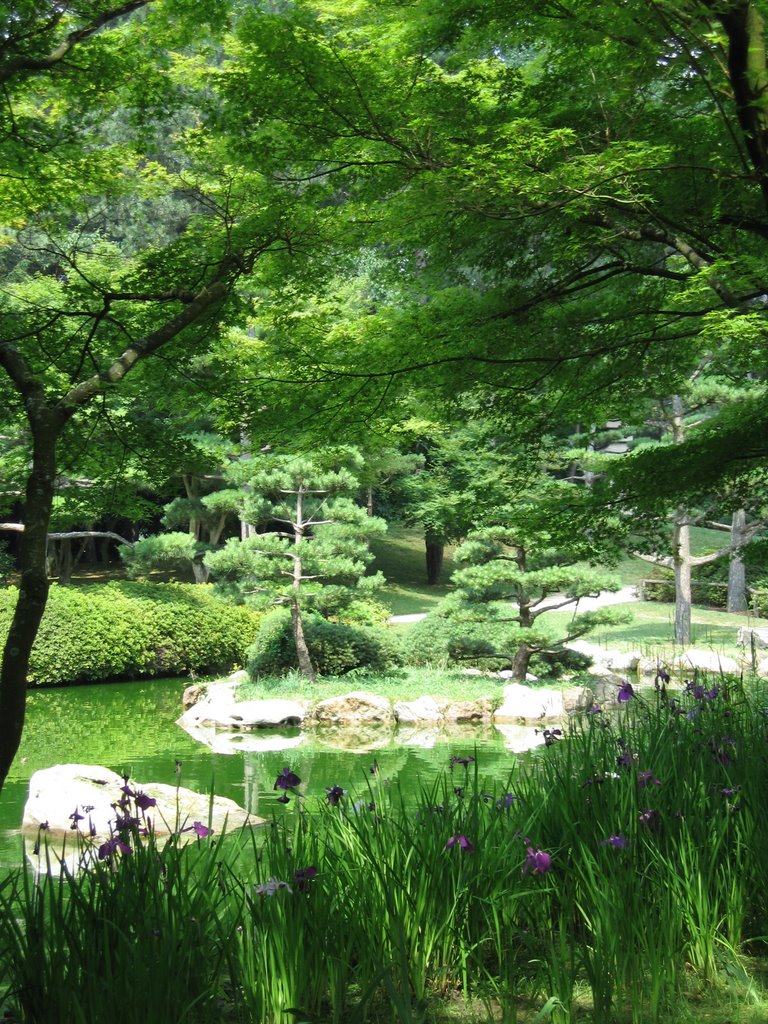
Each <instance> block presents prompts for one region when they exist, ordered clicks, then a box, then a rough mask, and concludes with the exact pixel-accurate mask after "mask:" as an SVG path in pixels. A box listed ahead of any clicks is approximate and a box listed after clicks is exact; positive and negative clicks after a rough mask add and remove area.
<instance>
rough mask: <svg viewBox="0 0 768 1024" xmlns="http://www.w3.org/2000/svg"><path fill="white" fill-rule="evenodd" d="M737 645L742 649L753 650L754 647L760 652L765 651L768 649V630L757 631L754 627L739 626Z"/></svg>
mask: <svg viewBox="0 0 768 1024" xmlns="http://www.w3.org/2000/svg"><path fill="white" fill-rule="evenodd" d="M736 643H737V644H738V645H739V646H740V647H746V648H748V649H749V650H751V649H752V647H754V648H755V650H758V651H761V650H765V649H766V647H768V629H764V628H763V629H755V628H753V627H752V626H739V632H738V637H737V640H736Z"/></svg>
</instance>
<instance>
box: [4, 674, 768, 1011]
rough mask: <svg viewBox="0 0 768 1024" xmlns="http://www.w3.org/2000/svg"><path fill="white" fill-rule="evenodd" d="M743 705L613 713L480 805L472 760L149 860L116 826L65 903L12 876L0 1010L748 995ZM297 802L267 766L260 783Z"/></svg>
mask: <svg viewBox="0 0 768 1024" xmlns="http://www.w3.org/2000/svg"><path fill="white" fill-rule="evenodd" d="M763 705H764V698H763V697H762V696H761V694H760V693H752V694H748V693H747V692H745V690H744V688H743V687H742V686H741V685H740V684H735V685H731V686H721V690H720V692H718V693H717V694H715V695H714V696H712V697H708V698H707V699H706V700H704V699H701V698H698V697H697V696H696V693H695V692H694V691H693V690H691V691H690V692H685V693H683V694H682V695H681V697H680V700H679V701H673V700H672V699H671V698H668V697H667V696H666V695H663V696H662V694H661V693H659V694H657V695H655V697H654V698H653V699H652V700H650V701H646V700H645V699H644V698H643V697H641V696H640V695H638V694H635V695H634V697H633V699H632V700H631V701H626V702H623V703H622V705H621V706H620V709H619V712H618V718H617V719H616V720H611V719H607V718H606V717H605V716H589V715H586V716H584V718H583V720H582V721H581V722H580V723H578V724H576V725H574V727H573V728H572V729H571V730H570V731H569V733H568V735H567V736H565V737H563V739H562V740H560V741H559V742H558V743H556V744H553V745H552V746H549V747H542V748H540V750H539V751H538V752H537V753H536V755H535V756H533V757H532V758H531V760H530V761H528V762H526V763H525V764H514V765H513V770H512V771H511V773H510V776H509V778H508V779H506V780H504V783H503V784H502V785H501V786H499V787H497V788H493V787H489V785H488V783H487V781H486V780H485V779H484V778H483V776H482V775H481V771H480V765H479V764H478V761H479V757H478V756H477V752H475V754H473V755H469V754H466V753H459V754H454V755H453V756H452V757H449V756H447V755H446V763H445V767H446V771H445V772H444V774H443V775H442V777H440V778H439V779H438V780H436V781H435V782H433V783H432V784H430V785H429V786H425V787H424V788H423V789H422V791H421V794H420V797H419V799H418V800H417V801H416V802H415V803H414V802H413V801H410V800H406V799H405V798H404V796H403V794H402V793H401V792H400V790H399V789H398V787H397V786H394V785H390V784H389V783H388V781H387V779H386V777H383V775H382V772H381V771H366V772H365V773H364V775H363V781H361V784H360V787H359V788H358V790H357V791H354V790H353V789H352V787H351V786H350V788H349V789H348V790H347V792H345V791H344V790H343V789H342V787H341V786H339V785H338V784H333V785H331V783H332V782H333V780H332V779H329V780H327V782H328V785H327V786H326V792H325V795H321V796H319V797H317V798H313V799H311V800H310V799H308V798H306V797H302V799H301V800H300V801H296V802H295V805H294V806H295V808H296V809H295V812H294V813H292V814H291V815H286V816H283V817H280V818H277V817H276V818H275V819H274V820H273V821H272V822H271V823H270V824H269V825H268V826H266V827H264V828H261V829H257V830H246V831H243V832H240V833H238V834H236V835H234V834H233V835H230V836H226V835H225V836H223V837H222V836H218V835H217V836H214V837H211V836H210V834H209V832H208V829H207V827H206V826H205V825H204V824H203V823H201V822H194V823H192V824H186V825H184V828H185V829H188V830H189V834H188V835H186V836H181V837H179V836H175V837H172V839H171V840H170V841H169V843H168V844H167V845H166V846H164V847H160V846H159V844H158V843H157V842H156V840H155V837H154V835H153V834H152V832H151V830H148V834H147V835H142V834H141V832H142V828H141V825H140V823H134V825H133V826H132V830H131V831H130V832H129V833H128V832H126V833H125V834H122V833H120V837H119V839H116V841H115V842H114V843H113V844H112V846H111V847H110V849H109V850H108V851H107V852H108V854H109V855H108V856H107V855H106V853H105V856H104V857H103V858H102V859H101V860H99V859H98V858H97V857H92V858H91V860H90V862H89V864H88V867H87V870H84V871H82V872H81V873H80V874H79V875H78V876H76V877H74V876H72V875H71V874H67V873H66V871H65V872H64V874H63V875H62V877H56V876H55V875H54V874H53V872H52V873H51V874H46V873H43V875H42V876H41V877H40V878H39V879H36V878H35V877H34V876H33V874H32V872H31V869H30V868H28V867H24V868H20V869H19V870H18V871H16V872H14V873H12V874H10V875H8V876H7V877H6V878H5V879H4V880H3V881H2V883H0V984H1V985H2V986H3V988H2V991H4V995H3V996H2V999H3V1000H4V1003H3V1005H2V1007H0V1010H2V1011H5V1010H7V1011H8V1012H9V1013H10V1014H12V1015H13V1018H14V1019H16V1020H18V1021H23V1022H25V1024H26V1022H38V1021H40V1022H42V1021H45V1022H46V1024H58V1022H59V1021H61V1022H62V1024H63V1022H64V1021H67V1022H69V1021H71V1020H78V1019H80V1020H87V1021H89V1024H91V1022H92V1024H101V1022H102V1021H104V1022H106V1021H110V1022H111V1021H112V1020H114V1019H122V1020H126V1021H128V1024H131V1022H132V1021H133V1020H136V1021H137V1022H138V1021H142V1022H143V1021H149V1022H150V1024H152V1022H155V1021H157V1022H158V1024H160V1022H161V1021H162V1024H173V1022H176V1021H178V1022H181V1021H182V1020H183V1021H185V1022H193V1024H195V1022H197V1024H207V1022H208V1021H213V1020H216V1021H218V1022H224V1024H227V1022H230V1021H231V1022H233V1024H234V1022H237V1024H240V1022H242V1024H245V1022H251V1021H260V1022H261V1021H263V1022H266V1024H286V1022H287V1021H289V1020H292V1021H295V1020H297V1019H302V1020H322V1021H331V1022H339V1024H343V1022H346V1021H363V1020H370V1021H373V1022H376V1021H379V1020H382V1021H383V1020H392V1019H396V1020H399V1021H411V1020H417V1019H423V1017H424V1015H425V1014H429V1015H431V1016H433V1017H435V1016H439V1008H440V1006H441V1005H444V1003H445V1001H446V999H447V998H448V997H452V996H453V995H454V994H456V993H461V994H462V996H463V997H464V998H466V999H467V1000H479V1004H478V1003H475V1006H477V1005H480V1006H484V1007H485V1008H486V1011H487V1017H488V1019H489V1020H491V1019H493V1020H503V1021H505V1022H506V1021H515V1020H516V1019H517V1018H518V1010H519V1009H520V1008H521V1007H522V1006H525V1005H527V1006H533V1007H534V1008H537V1009H538V1010H539V1011H540V1013H541V1014H543V1015H544V1016H546V1017H548V1018H549V1019H551V1020H553V1021H560V1022H567V1021H570V1022H575V1021H576V1020H582V1019H584V1020H588V1021H590V1022H593V1024H613V1022H614V1021H625V1020H626V1021H632V1022H633V1024H662V1022H669V1024H678V1022H679V1021H680V1020H681V1019H683V1017H684V1016H685V1014H684V1012H683V1011H684V1007H685V1000H686V996H687V993H688V992H690V991H695V993H696V994H697V995H700V994H701V993H702V992H706V991H717V990H718V985H720V984H721V983H722V979H723V978H727V979H728V982H729V984H730V985H731V987H732V988H731V990H733V985H735V984H737V983H738V984H742V986H743V991H747V988H748V986H749V985H750V978H749V974H748V971H747V969H746V967H745V965H747V966H748V964H749V960H748V956H749V955H754V954H763V955H764V954H765V935H766V933H768V914H767V912H766V906H765V903H764V901H763V900H762V899H761V898H758V895H757V894H761V893H763V892H764V891H765V889H766V885H767V884H768V815H766V814H765V792H766V791H767V790H766V787H767V786H768V743H766V739H768V733H767V720H766V718H765V717H764V716H763V715H762V714H761V713H760V712H761V711H762V710H764V706H763ZM695 708H698V709H699V711H698V714H696V715H694V716H691V715H690V711H691V710H692V709H695ZM721 749H727V750H728V752H729V757H728V760H727V762H726V761H724V760H723V759H722V758H718V757H717V756H714V754H715V753H716V752H717V751H719V750H721ZM626 753H629V754H630V757H629V759H628V762H627V764H626V765H625V766H623V767H617V764H616V761H617V758H618V757H621V756H623V755H624V754H626ZM457 772H458V773H459V778H458V779H457V777H456V775H457ZM457 782H461V785H460V786H457V785H456V783H457ZM643 783H644V784H643ZM300 785H301V780H300V778H299V777H298V776H297V775H296V773H295V772H293V770H292V769H291V768H290V767H289V766H285V767H284V768H283V770H282V771H281V772H280V773H279V774H278V777H277V780H276V782H275V787H276V789H277V791H279V792H282V793H288V792H294V793H295V792H296V790H297V787H299V786H300ZM126 787H128V788H129V789H130V793H124V794H123V795H124V796H125V797H126V798H127V799H130V801H131V808H130V811H131V813H132V816H133V817H134V818H139V817H140V813H139V812H138V811H137V810H136V805H137V804H138V802H139V801H140V799H141V797H140V794H139V793H138V792H137V791H135V790H134V789H131V788H130V787H129V785H128V782H127V781H126ZM457 790H459V791H460V794H459V793H458V792H457ZM332 794H333V799H331V795H332ZM81 810H82V809H81ZM77 813H78V814H79V813H80V810H78V811H77ZM78 831H79V832H80V833H83V834H82V835H81V838H80V840H79V841H80V842H82V843H88V842H89V841H90V840H89V837H88V835H87V830H86V829H81V830H73V835H75V834H77V832H78ZM116 835H117V834H116ZM190 838H192V839H195V840H196V841H195V842H191V843H189V842H188V843H186V845H182V840H183V839H190ZM120 842H126V843H127V844H129V845H130V847H131V851H132V852H131V853H130V854H127V853H126V851H125V850H122V851H121V850H120V847H119V845H118V843H120ZM41 843H42V847H43V850H44V849H45V834H43V835H42V839H41ZM51 849H52V848H51ZM48 857H49V858H52V857H53V855H52V853H51V852H50V850H49V853H48ZM42 863H43V866H44V867H45V864H46V861H45V855H43V861H42ZM52 866H54V865H53V864H52ZM738 979H741V982H739V981H738ZM750 991H751V993H752V995H753V996H754V994H755V991H756V988H755V986H754V984H753V985H752V988H751V989H750ZM681 1008H682V1009H681ZM540 1019H544V1017H541V1018H540Z"/></svg>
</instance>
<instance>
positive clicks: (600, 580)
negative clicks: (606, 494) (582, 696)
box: [443, 481, 626, 680]
mask: <svg viewBox="0 0 768 1024" xmlns="http://www.w3.org/2000/svg"><path fill="white" fill-rule="evenodd" d="M564 488H565V489H566V491H567V490H570V489H571V488H572V485H570V484H560V483H556V482H554V481H543V482H542V484H541V485H540V488H539V490H538V493H537V494H534V495H532V496H531V497H529V498H527V499H526V498H520V499H518V500H517V501H516V502H515V503H514V504H512V505H510V506H509V507H508V509H507V510H506V514H505V515H504V516H502V517H500V518H499V519H497V521H496V524H494V525H491V526H485V527H483V528H481V529H479V530H475V531H473V532H472V533H471V534H470V535H469V536H468V537H467V539H466V541H465V542H464V543H463V544H462V545H461V546H460V547H459V548H458V550H457V551H456V554H455V558H456V560H457V561H459V562H463V563H465V565H466V567H465V568H462V569H458V570H457V571H456V572H454V574H453V577H452V582H453V584H454V586H455V588H456V589H455V593H454V594H452V595H450V596H449V598H447V599H446V602H445V605H444V611H443V614H445V615H446V616H447V617H448V618H449V619H450V620H452V623H454V624H455V629H456V641H455V647H456V649H457V650H458V651H459V652H460V653H461V656H464V657H472V658H478V657H480V658H487V659H491V660H493V661H498V660H500V659H503V660H506V661H507V662H508V663H509V664H510V666H511V668H512V673H513V677H514V678H515V679H520V680H524V679H525V677H526V674H527V672H528V665H529V662H530V659H531V656H532V655H533V654H535V653H541V652H548V653H551V652H554V651H557V650H562V648H563V646H564V645H565V644H566V643H568V642H569V641H571V640H573V639H575V638H577V637H580V636H583V635H584V634H585V633H588V632H589V631H590V630H592V629H594V628H595V627H596V626H599V625H604V624H608V623H612V622H617V621H621V619H622V617H623V618H624V619H625V618H626V616H622V615H621V613H617V612H616V611H615V610H610V609H600V610H597V611H591V612H581V613H579V611H578V602H579V601H580V600H581V599H582V598H586V597H597V596H599V594H600V593H602V592H603V591H606V590H607V591H616V590H619V589H620V587H621V581H620V580H619V579H618V578H617V577H615V576H611V575H610V574H608V573H605V572H602V571H599V570H596V569H594V568H591V567H590V566H589V565H588V564H584V563H583V561H582V559H583V558H584V557H585V556H586V555H587V554H589V545H588V543H587V542H585V541H584V540H583V539H581V538H579V537H578V536H575V537H574V536H571V537H568V535H567V528H566V532H565V533H563V532H560V536H559V537H558V535H557V534H558V526H557V522H558V518H559V516H558V505H562V504H563V502H564V501H565V502H566V503H567V502H568V500H569V496H566V497H565V498H564V493H563V489H564ZM564 525H565V524H561V525H560V530H561V531H562V527H563V526H564ZM574 605H575V612H574V615H573V617H572V619H571V621H570V623H569V624H568V628H567V631H566V633H565V634H564V635H562V636H560V637H557V636H554V635H553V633H552V630H551V628H547V627H544V628H542V627H541V624H540V623H539V624H538V625H537V622H538V620H539V619H540V617H541V616H542V615H545V614H546V613H547V612H551V611H555V610H558V609H560V608H568V607H571V606H574ZM478 624H480V625H481V626H484V627H487V634H486V635H485V636H483V635H482V633H481V637H482V638H481V639H479V640H478V639H477V636H478V631H477V629H476V626H477V625H478ZM462 627H470V629H469V630H468V634H469V638H468V639H463V637H462ZM473 634H474V638H473Z"/></svg>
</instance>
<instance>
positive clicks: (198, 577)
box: [192, 555, 210, 583]
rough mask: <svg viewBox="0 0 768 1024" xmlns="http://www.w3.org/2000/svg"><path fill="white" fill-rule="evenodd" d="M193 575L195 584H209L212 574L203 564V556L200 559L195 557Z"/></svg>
mask: <svg viewBox="0 0 768 1024" xmlns="http://www.w3.org/2000/svg"><path fill="white" fill-rule="evenodd" d="M192 575H193V576H194V578H195V583H207V582H208V577H209V576H210V572H209V570H208V566H207V565H206V564H205V562H203V556H202V555H200V557H199V558H197V557H195V558H193V559H192Z"/></svg>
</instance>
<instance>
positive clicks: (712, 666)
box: [674, 647, 741, 675]
mask: <svg viewBox="0 0 768 1024" xmlns="http://www.w3.org/2000/svg"><path fill="white" fill-rule="evenodd" d="M674 664H675V666H676V667H677V668H678V669H680V670H681V671H683V672H694V671H699V672H714V673H717V674H720V673H721V672H722V673H724V674H725V675H738V674H739V673H740V672H741V667H740V665H739V663H738V662H737V661H736V659H735V658H730V657H728V655H727V654H720V653H718V651H702V650H697V649H696V648H695V647H692V648H691V649H690V650H688V651H683V653H682V654H681V655H679V657H677V658H675V662H674Z"/></svg>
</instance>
